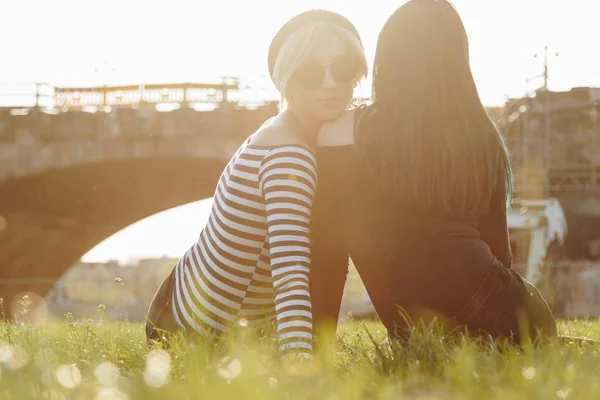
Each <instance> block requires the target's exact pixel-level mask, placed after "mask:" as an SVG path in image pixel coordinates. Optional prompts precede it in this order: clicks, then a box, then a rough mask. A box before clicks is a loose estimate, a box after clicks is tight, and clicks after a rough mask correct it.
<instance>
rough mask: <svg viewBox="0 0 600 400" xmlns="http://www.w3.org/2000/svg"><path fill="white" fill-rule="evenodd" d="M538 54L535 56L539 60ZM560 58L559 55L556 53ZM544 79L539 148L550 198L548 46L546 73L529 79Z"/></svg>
mask: <svg viewBox="0 0 600 400" xmlns="http://www.w3.org/2000/svg"><path fill="white" fill-rule="evenodd" d="M537 56H538V55H537V54H535V55H534V57H535V58H537ZM555 56H558V53H555ZM540 77H542V78H543V79H544V83H543V86H542V87H541V88H540V89H538V90H537V93H540V92H542V93H543V96H544V97H543V105H544V132H543V134H542V138H543V139H542V141H541V143H539V147H540V149H541V151H542V157H541V163H542V166H541V169H542V171H541V172H542V174H543V177H544V196H545V197H549V196H550V170H551V162H552V132H551V129H552V126H551V125H552V114H551V107H552V104H551V96H550V90H549V89H548V81H549V71H548V46H544V72H543V73H542V74H541V75H538V76H535V77H533V78H530V79H527V82H530V81H531V80H533V79H537V78H540Z"/></svg>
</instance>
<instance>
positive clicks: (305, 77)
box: [294, 54, 359, 89]
mask: <svg viewBox="0 0 600 400" xmlns="http://www.w3.org/2000/svg"><path fill="white" fill-rule="evenodd" d="M325 68H329V72H330V73H331V76H332V77H333V79H335V81H336V82H337V83H348V82H350V81H352V80H353V79H356V77H357V75H358V69H359V60H358V57H356V56H354V55H352V54H343V55H340V56H337V57H336V58H334V60H333V62H332V63H331V64H320V63H318V62H316V61H309V62H307V63H306V64H304V65H303V66H301V67H300V68H298V71H297V72H296V74H294V80H295V81H296V82H298V84H300V85H301V86H303V87H305V88H309V89H315V88H318V87H319V86H321V84H322V83H323V79H325Z"/></svg>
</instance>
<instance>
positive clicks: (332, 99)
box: [319, 97, 343, 104]
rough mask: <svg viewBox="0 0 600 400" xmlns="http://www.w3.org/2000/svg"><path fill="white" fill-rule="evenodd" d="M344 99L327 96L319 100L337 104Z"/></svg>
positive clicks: (324, 102)
mask: <svg viewBox="0 0 600 400" xmlns="http://www.w3.org/2000/svg"><path fill="white" fill-rule="evenodd" d="M342 100H343V98H342V97H325V98H322V99H320V100H319V102H320V103H323V104H336V103H339V102H341V101H342Z"/></svg>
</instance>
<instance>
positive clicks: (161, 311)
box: [146, 269, 180, 346]
mask: <svg viewBox="0 0 600 400" xmlns="http://www.w3.org/2000/svg"><path fill="white" fill-rule="evenodd" d="M174 285H175V269H173V271H171V273H170V274H169V276H168V277H167V278H166V279H165V280H164V281H163V283H162V284H161V285H160V287H159V288H158V290H157V291H156V294H155V295H154V298H153V299H152V301H151V302H150V308H149V309H148V315H147V320H146V339H147V341H148V346H150V345H151V344H152V342H153V341H162V342H163V344H165V345H166V344H168V343H167V340H166V338H165V337H164V335H163V334H162V333H161V332H160V331H166V332H170V333H172V332H175V331H177V330H178V329H180V327H179V325H178V324H177V322H176V321H175V318H174V317H173V314H172V312H171V295H172V293H173V290H174Z"/></svg>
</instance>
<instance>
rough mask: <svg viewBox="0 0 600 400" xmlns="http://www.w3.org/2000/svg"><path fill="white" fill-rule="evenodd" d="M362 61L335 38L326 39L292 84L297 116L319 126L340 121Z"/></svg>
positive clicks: (292, 105) (290, 93) (291, 99)
mask: <svg viewBox="0 0 600 400" xmlns="http://www.w3.org/2000/svg"><path fill="white" fill-rule="evenodd" d="M359 68H360V61H359V59H358V57H356V56H355V55H354V54H353V53H352V52H351V51H349V50H348V49H347V48H346V46H344V43H343V42H342V40H341V39H340V38H339V37H338V36H337V35H335V34H333V33H330V34H328V35H325V36H323V37H322V38H321V39H320V40H319V41H318V43H317V44H316V45H315V46H314V47H313V49H312V51H311V53H310V55H309V57H308V59H307V61H306V62H305V63H304V64H303V65H302V66H301V67H300V68H299V69H298V71H297V72H296V73H295V74H294V76H293V77H292V79H291V80H290V83H289V86H288V96H287V101H288V103H289V107H290V109H291V110H293V111H294V112H298V113H300V114H301V115H302V116H303V117H304V118H312V119H314V120H315V121H319V122H323V123H324V122H328V121H333V120H335V119H337V118H338V117H339V116H340V115H342V113H343V112H344V111H345V110H346V109H347V108H348V105H349V104H350V102H351V101H352V94H353V91H354V86H355V85H356V77H357V75H358V71H359Z"/></svg>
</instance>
